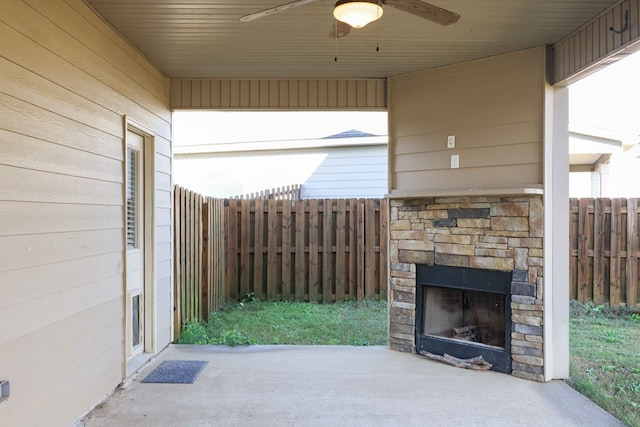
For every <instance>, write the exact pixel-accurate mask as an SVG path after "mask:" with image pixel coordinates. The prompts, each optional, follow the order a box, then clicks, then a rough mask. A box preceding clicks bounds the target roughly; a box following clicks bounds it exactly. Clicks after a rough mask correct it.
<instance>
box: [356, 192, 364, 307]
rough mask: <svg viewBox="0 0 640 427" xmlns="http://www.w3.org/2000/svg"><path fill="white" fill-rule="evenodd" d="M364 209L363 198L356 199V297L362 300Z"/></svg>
mask: <svg viewBox="0 0 640 427" xmlns="http://www.w3.org/2000/svg"><path fill="white" fill-rule="evenodd" d="M364 213H365V210H364V200H363V199H359V200H358V212H357V216H356V223H357V224H356V228H357V230H356V233H357V244H356V245H357V246H356V247H357V254H358V255H357V261H356V262H357V264H358V267H357V268H358V274H357V276H356V299H357V300H358V301H362V300H364V275H365V268H364V265H365V249H364V248H365V247H364V244H365V238H364V233H365V228H364V227H365V223H364V221H365V216H364V215H365V214H364Z"/></svg>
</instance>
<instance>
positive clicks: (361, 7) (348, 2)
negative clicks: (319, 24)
mask: <svg viewBox="0 0 640 427" xmlns="http://www.w3.org/2000/svg"><path fill="white" fill-rule="evenodd" d="M333 16H335V18H336V19H337V20H338V21H342V22H344V23H347V24H349V25H351V26H352V27H353V28H362V27H364V26H365V25H367V24H368V23H370V22H373V21H375V20H377V19H379V18H380V17H381V16H382V6H380V3H378V0H339V1H338V2H337V3H336V5H335V7H334V9H333Z"/></svg>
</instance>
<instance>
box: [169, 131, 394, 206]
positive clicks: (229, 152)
mask: <svg viewBox="0 0 640 427" xmlns="http://www.w3.org/2000/svg"><path fill="white" fill-rule="evenodd" d="M353 133H355V135H356V136H351V135H352V134H353ZM343 134H349V136H338V137H336V136H333V137H328V138H322V139H300V140H281V141H258V142H257V141H253V142H242V143H227V144H210V145H203V144H193V145H186V144H185V145H182V146H176V147H175V152H174V155H175V165H174V177H175V181H176V183H177V184H179V185H181V186H184V187H187V188H189V189H191V190H193V191H196V192H199V193H202V194H206V195H208V196H213V197H230V196H236V195H243V194H249V193H256V192H259V191H261V190H267V189H271V188H276V187H282V186H287V185H294V184H299V185H302V191H301V196H302V198H307V199H308V198H364V197H370V198H379V197H384V196H385V195H386V194H387V190H388V187H387V180H388V174H387V170H388V167H387V137H386V136H376V135H369V134H363V133H361V132H359V131H349V132H346V133H343ZM343 134H341V135H343Z"/></svg>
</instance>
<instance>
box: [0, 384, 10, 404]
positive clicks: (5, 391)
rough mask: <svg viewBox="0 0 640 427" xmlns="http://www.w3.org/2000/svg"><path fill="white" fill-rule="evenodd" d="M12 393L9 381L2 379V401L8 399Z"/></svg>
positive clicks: (0, 387) (0, 391)
mask: <svg viewBox="0 0 640 427" xmlns="http://www.w3.org/2000/svg"><path fill="white" fill-rule="evenodd" d="M10 394H11V392H10V390H9V381H7V380H0V403H2V402H4V401H5V400H7V399H8V398H9V395H10Z"/></svg>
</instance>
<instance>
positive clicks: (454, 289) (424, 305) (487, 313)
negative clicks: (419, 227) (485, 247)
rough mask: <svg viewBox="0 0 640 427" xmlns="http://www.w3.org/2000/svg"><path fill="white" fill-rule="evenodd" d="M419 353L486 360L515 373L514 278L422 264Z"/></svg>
mask: <svg viewBox="0 0 640 427" xmlns="http://www.w3.org/2000/svg"><path fill="white" fill-rule="evenodd" d="M416 276H417V290H416V291H417V295H416V296H417V301H418V304H417V306H416V350H417V351H418V352H420V351H427V352H429V353H434V354H440V355H442V354H444V353H448V354H450V355H452V356H455V357H459V358H470V357H475V356H483V358H484V359H485V360H486V361H487V362H489V363H491V364H492V365H493V368H492V369H493V370H496V371H499V372H506V373H510V372H511V345H510V344H511V314H510V313H511V310H510V301H511V295H510V289H511V282H512V278H511V276H512V275H511V273H510V272H506V271H496V270H481V269H474V268H466V267H450V266H440V265H424V264H422V265H421V264H419V265H417V268H416Z"/></svg>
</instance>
